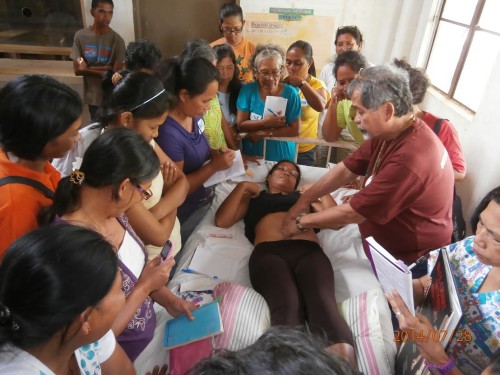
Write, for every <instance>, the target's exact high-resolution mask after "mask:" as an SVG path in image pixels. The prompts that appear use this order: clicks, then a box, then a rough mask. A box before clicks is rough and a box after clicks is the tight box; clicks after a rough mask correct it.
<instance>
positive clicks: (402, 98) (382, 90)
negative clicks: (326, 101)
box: [347, 65, 413, 117]
mask: <svg viewBox="0 0 500 375" xmlns="http://www.w3.org/2000/svg"><path fill="white" fill-rule="evenodd" d="M356 90H359V91H360V98H361V104H363V106H364V107H366V108H368V109H377V108H378V107H380V106H381V105H382V104H384V103H386V102H391V103H392V105H393V106H394V109H395V115H396V116H398V117H401V116H403V115H406V114H407V113H409V112H411V111H412V100H413V97H412V94H411V91H410V79H409V77H408V72H406V71H405V70H404V69H401V68H397V67H395V66H389V65H384V66H373V67H370V68H366V69H363V70H362V71H361V73H360V74H359V76H358V77H357V78H356V79H355V80H353V81H352V82H351V84H350V85H349V87H348V89H347V94H348V95H349V96H352V93H353V92H354V91H356Z"/></svg>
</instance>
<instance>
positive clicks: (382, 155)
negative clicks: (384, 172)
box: [364, 114, 416, 186]
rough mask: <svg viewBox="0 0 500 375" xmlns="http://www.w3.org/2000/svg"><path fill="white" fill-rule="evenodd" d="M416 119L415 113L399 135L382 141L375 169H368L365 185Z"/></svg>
mask: <svg viewBox="0 0 500 375" xmlns="http://www.w3.org/2000/svg"><path fill="white" fill-rule="evenodd" d="M415 121H416V117H415V115H413V114H412V115H411V117H410V119H409V120H408V122H407V123H406V125H405V126H404V128H403V130H401V132H400V133H399V134H398V135H397V137H396V138H394V139H391V140H390V141H383V142H382V145H381V146H380V148H379V151H378V154H377V158H376V159H375V163H374V165H373V169H372V170H371V171H370V170H369V169H368V170H367V171H366V174H365V181H366V183H365V184H364V186H367V185H368V184H369V183H370V182H371V181H372V179H373V177H374V176H375V175H376V174H377V172H378V171H379V169H380V165H381V164H382V161H383V160H384V159H385V157H386V156H387V155H389V153H390V151H391V150H392V149H393V148H394V147H395V145H396V143H397V142H396V141H397V140H398V139H399V138H400V137H401V136H402V135H403V134H404V133H405V132H406V130H408V128H410V127H411V126H413V125H414V124H415ZM388 142H390V145H389V146H388V147H387V149H386V150H385V152H384V149H385V148H386V145H387V143H388ZM370 172H371V173H370Z"/></svg>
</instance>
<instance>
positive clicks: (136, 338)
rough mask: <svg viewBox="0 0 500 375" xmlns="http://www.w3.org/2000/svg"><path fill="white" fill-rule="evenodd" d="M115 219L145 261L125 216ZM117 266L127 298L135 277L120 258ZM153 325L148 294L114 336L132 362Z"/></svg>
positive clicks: (152, 330) (151, 330)
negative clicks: (120, 331) (134, 243)
mask: <svg viewBox="0 0 500 375" xmlns="http://www.w3.org/2000/svg"><path fill="white" fill-rule="evenodd" d="M117 220H118V221H119V223H120V224H121V225H122V226H123V228H124V229H125V230H126V231H127V232H128V233H129V234H130V235H131V236H132V238H133V239H134V240H135V241H136V242H137V243H138V244H139V246H140V247H141V249H142V251H143V252H144V258H145V260H146V261H147V250H146V248H145V247H144V244H143V243H142V241H141V240H140V239H139V237H137V235H136V234H135V232H134V230H133V229H132V227H131V226H130V224H129V223H128V218H127V216H126V215H122V216H120V217H118V218H117ZM54 222H55V223H59V224H62V223H66V221H65V220H64V219H61V218H60V217H59V216H56V217H55V219H54ZM118 268H119V269H120V273H121V275H122V287H121V289H122V291H123V293H124V294H125V297H126V298H127V297H128V296H129V295H130V293H132V290H133V289H134V288H135V285H136V284H137V278H136V277H135V275H134V274H133V273H132V271H130V269H129V268H128V267H127V265H126V264H125V263H123V262H122V261H121V259H118ZM155 327H156V314H155V311H154V309H153V300H152V299H151V297H149V296H148V297H146V299H145V300H144V302H142V304H141V306H139V308H138V309H137V310H136V312H135V314H134V316H133V317H132V320H131V321H130V322H129V323H128V324H127V327H126V328H125V329H124V330H123V331H122V333H120V335H119V336H117V337H116V341H118V342H119V343H120V345H121V347H122V348H123V350H124V351H125V353H127V355H128V357H129V358H130V360H131V361H132V362H133V361H135V359H136V358H137V357H138V356H139V354H141V353H142V351H143V350H144V349H145V348H146V346H147V345H148V344H149V343H150V342H151V340H152V339H153V335H154V332H155Z"/></svg>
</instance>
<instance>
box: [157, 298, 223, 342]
mask: <svg viewBox="0 0 500 375" xmlns="http://www.w3.org/2000/svg"><path fill="white" fill-rule="evenodd" d="M193 316H194V320H189V319H188V317H187V316H186V315H181V316H178V317H177V318H175V319H171V320H168V321H167V324H166V325H165V336H164V337H163V346H164V347H165V348H166V349H172V348H176V347H178V346H182V345H186V344H189V343H191V342H194V341H198V340H201V339H204V338H207V337H211V336H215V335H218V334H220V333H222V332H224V327H223V326H222V317H221V314H220V306H219V302H218V301H213V302H210V303H207V304H206V305H203V306H201V307H200V308H198V309H196V310H193Z"/></svg>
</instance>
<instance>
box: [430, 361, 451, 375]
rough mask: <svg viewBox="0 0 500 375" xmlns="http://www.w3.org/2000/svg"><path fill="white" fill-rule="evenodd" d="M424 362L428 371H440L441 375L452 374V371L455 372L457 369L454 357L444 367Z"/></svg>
mask: <svg viewBox="0 0 500 375" xmlns="http://www.w3.org/2000/svg"><path fill="white" fill-rule="evenodd" d="M424 362H425V366H426V367H427V368H428V369H436V370H438V371H439V373H440V374H441V375H446V374H449V373H450V372H451V370H453V369H454V368H455V360H454V359H453V357H450V359H449V360H448V362H446V363H445V364H444V365H442V366H438V365H433V364H432V363H429V362H427V360H425V361H424Z"/></svg>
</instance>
